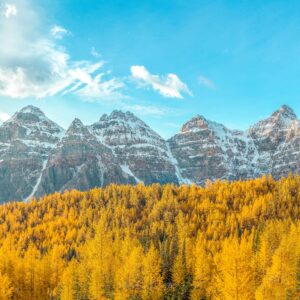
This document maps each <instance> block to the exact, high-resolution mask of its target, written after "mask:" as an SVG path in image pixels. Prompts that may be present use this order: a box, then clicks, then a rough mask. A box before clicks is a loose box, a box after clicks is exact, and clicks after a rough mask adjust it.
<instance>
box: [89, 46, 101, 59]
mask: <svg viewBox="0 0 300 300" xmlns="http://www.w3.org/2000/svg"><path fill="white" fill-rule="evenodd" d="M91 54H92V55H93V56H94V57H95V58H100V57H101V56H102V55H101V53H99V52H98V51H97V50H96V48H95V47H92V49H91Z"/></svg>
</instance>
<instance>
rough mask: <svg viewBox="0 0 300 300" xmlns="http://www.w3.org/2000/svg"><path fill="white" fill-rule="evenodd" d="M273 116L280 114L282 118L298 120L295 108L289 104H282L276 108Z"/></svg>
mask: <svg viewBox="0 0 300 300" xmlns="http://www.w3.org/2000/svg"><path fill="white" fill-rule="evenodd" d="M272 116H273V117H277V116H280V117H282V118H285V119H290V120H296V119H297V115H296V114H295V112H294V111H293V109H292V108H290V107H289V106H287V105H282V106H281V107H280V108H279V109H278V110H276V111H275V112H274V113H273V114H272Z"/></svg>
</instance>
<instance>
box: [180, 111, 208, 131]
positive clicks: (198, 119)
mask: <svg viewBox="0 0 300 300" xmlns="http://www.w3.org/2000/svg"><path fill="white" fill-rule="evenodd" d="M207 126H208V121H207V120H206V119H205V118H204V117H203V116H201V115H196V116H195V117H193V118H192V119H190V120H189V121H187V122H186V123H185V124H183V126H182V128H181V132H187V131H191V130H197V129H200V128H203V127H207Z"/></svg>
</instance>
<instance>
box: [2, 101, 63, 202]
mask: <svg viewBox="0 0 300 300" xmlns="http://www.w3.org/2000/svg"><path fill="white" fill-rule="evenodd" d="M63 134H64V130H63V129H62V128H61V127H60V126H58V125H57V124H55V123H54V122H52V121H51V120H49V119H48V118H47V117H46V116H45V115H44V113H43V112H42V111H41V110H40V109H38V108H36V107H33V106H27V107H25V108H23V109H22V110H20V111H19V112H17V113H15V114H14V115H13V117H12V118H11V119H10V120H8V121H7V122H5V123H4V124H2V126H1V127H0V202H4V201H7V200H13V199H16V200H21V199H26V198H27V197H31V196H33V195H34V193H35V191H36V187H37V183H38V181H39V179H40V176H41V173H42V171H43V169H44V167H45V164H46V162H47V159H48V156H49V154H50V152H51V151H52V149H54V148H55V146H56V144H57V143H58V142H59V140H60V139H61V137H62V136H63Z"/></svg>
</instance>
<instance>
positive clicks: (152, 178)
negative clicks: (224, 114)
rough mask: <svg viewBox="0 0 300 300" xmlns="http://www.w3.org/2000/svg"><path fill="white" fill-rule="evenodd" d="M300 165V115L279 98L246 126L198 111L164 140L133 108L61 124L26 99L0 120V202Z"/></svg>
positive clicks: (243, 175)
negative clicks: (274, 108)
mask: <svg viewBox="0 0 300 300" xmlns="http://www.w3.org/2000/svg"><path fill="white" fill-rule="evenodd" d="M299 169H300V121H299V120H298V119H297V116H296V115H295V113H294V112H293V110H292V109H291V108H290V107H288V106H286V105H283V106H281V107H280V108H279V109H278V110H277V111H275V112H274V113H273V114H272V115H271V116H270V117H268V118H267V119H265V120H262V121H259V122H258V123H256V124H254V125H253V126H251V127H250V128H249V129H248V130H246V131H239V130H231V129H228V128H227V127H225V126H224V125H222V124H219V123H216V122H213V121H210V120H207V119H206V118H204V117H203V116H201V115H197V116H195V117H194V118H192V119H191V120H189V121H188V122H186V123H185V124H184V125H183V126H182V129H181V131H180V132H179V133H177V134H176V135H175V136H173V137H171V138H170V139H169V140H164V139H163V138H162V137H161V136H160V135H159V134H158V133H156V132H155V131H154V130H152V129H151V128H150V127H149V126H148V125H147V124H145V123H144V122H143V121H142V120H140V119H139V118H138V117H136V116H135V115H134V114H133V113H131V112H122V111H117V110H116V111H113V112H112V113H111V114H110V115H106V114H104V115H103V116H101V118H100V119H99V121H97V122H96V123H94V124H92V125H89V126H85V125H84V124H83V123H82V122H81V121H80V120H79V119H75V120H74V121H73V122H72V124H71V125H70V126H69V128H68V129H67V130H66V131H65V130H64V129H63V128H62V127H60V126H59V125H58V124H56V123H55V122H53V121H51V120H50V119H49V118H47V117H46V116H45V114H44V113H43V112H42V111H41V110H40V109H39V108H37V107H34V106H26V107H24V108H23V109H21V110H20V111H18V112H16V113H15V114H14V115H13V116H12V117H11V118H10V119H9V120H8V121H6V122H4V123H3V124H2V125H1V126H0V202H7V201H12V200H24V201H27V200H29V199H30V198H33V197H36V198H38V197H41V196H43V195H44V194H49V193H53V192H56V191H59V192H61V191H64V190H69V189H73V188H75V189H79V190H87V189H90V188H93V187H98V186H105V185H108V184H111V183H116V184H137V183H140V182H141V183H144V184H146V185H148V184H152V183H161V184H165V183H174V184H191V183H196V184H200V185H202V184H204V183H205V181H206V180H207V179H209V180H212V181H214V180H216V179H227V180H238V179H247V178H253V177H258V176H261V175H263V174H272V175H273V176H274V177H275V178H279V177H281V176H285V175H287V174H288V173H289V172H293V173H296V172H298V171H299Z"/></svg>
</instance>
